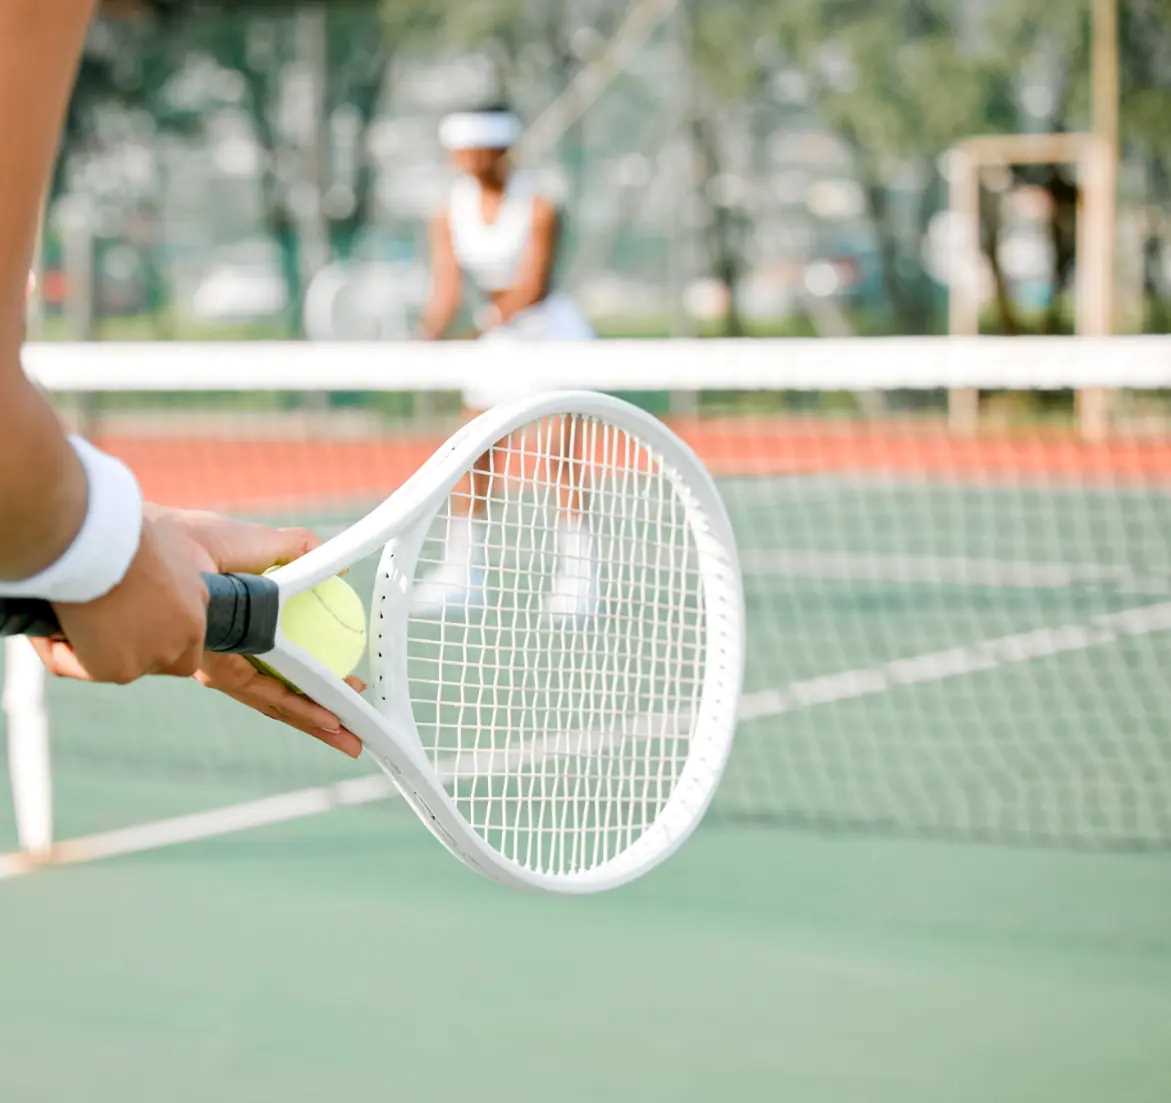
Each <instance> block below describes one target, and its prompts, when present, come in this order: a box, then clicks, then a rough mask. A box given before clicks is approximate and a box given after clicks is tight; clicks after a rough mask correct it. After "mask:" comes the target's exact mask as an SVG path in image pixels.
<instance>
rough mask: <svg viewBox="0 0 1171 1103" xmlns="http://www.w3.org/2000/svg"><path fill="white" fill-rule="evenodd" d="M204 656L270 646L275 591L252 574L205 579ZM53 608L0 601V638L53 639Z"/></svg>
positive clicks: (32, 601) (57, 627) (257, 651)
mask: <svg viewBox="0 0 1171 1103" xmlns="http://www.w3.org/2000/svg"><path fill="white" fill-rule="evenodd" d="M203 581H204V582H206V583H207V593H208V603H207V635H206V637H205V640H206V646H207V650H208V651H233V652H236V653H238V654H242V655H262V654H264V652H266V651H271V650H272V649H273V647H274V646H275V644H276V626H277V618H278V616H279V614H280V591H279V589H278V588H277V584H276V583H275V582H273V581H272V579H271V578H264V577H262V576H261V575H255V574H205V575H204V576H203ZM59 635H61V623H60V621H58V620H57V614H56V612H55V611H54V610H53V606H52V605H50V604H49V603H48V602H47V601H42V600H41V599H39V598H0V636H59Z"/></svg>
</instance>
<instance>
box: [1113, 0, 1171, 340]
mask: <svg viewBox="0 0 1171 1103" xmlns="http://www.w3.org/2000/svg"><path fill="white" fill-rule="evenodd" d="M1119 17H1120V18H1119V32H1120V34H1119V37H1120V49H1121V53H1122V56H1123V58H1124V62H1123V64H1122V65H1121V67H1120V73H1121V82H1122V101H1121V114H1122V119H1121V124H1122V141H1123V147H1124V149H1128V150H1130V151H1132V152H1133V155H1134V157H1135V159H1136V160H1137V161H1138V163H1139V164H1140V165H1141V166H1142V168H1143V174H1144V176H1145V192H1146V194H1145V196H1144V199H1145V204H1144V217H1143V225H1142V233H1143V247H1142V250H1143V296H1144V300H1145V304H1146V310H1145V317H1144V319H1143V321H1144V327H1145V328H1146V329H1148V330H1151V331H1154V332H1160V333H1161V332H1166V331H1169V330H1171V245H1169V239H1171V213H1169V212H1171V125H1169V122H1168V120H1171V0H1128V2H1127V3H1126V4H1123V5H1122V6H1121V9H1120V12H1119Z"/></svg>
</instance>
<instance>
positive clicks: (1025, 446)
mask: <svg viewBox="0 0 1171 1103" xmlns="http://www.w3.org/2000/svg"><path fill="white" fill-rule="evenodd" d="M26 367H27V369H28V371H29V372H30V374H31V375H33V376H34V377H35V378H37V379H38V380H40V381H41V382H42V383H43V384H44V386H45V387H46V388H47V389H48V390H49V391H50V392H51V393H52V394H53V396H54V400H55V401H56V403H57V405H58V406H59V408H60V410H61V412H62V416H63V417H64V418H65V419H66V420H67V421H69V422H70V423H71V424H73V425H74V426H75V427H77V428H79V429H80V430H81V431H83V432H85V433H87V434H88V435H90V436H91V437H92V438H93V439H94V440H95V441H96V442H97V443H99V444H100V445H101V446H103V447H105V448H107V449H108V450H109V451H111V452H113V453H115V454H117V455H119V456H121V457H123V458H124V459H125V460H126V461H127V462H128V463H129V464H130V465H131V466H132V467H133V468H134V470H135V471H136V473H137V474H138V476H139V478H140V481H141V482H142V485H143V488H144V491H145V492H146V494H147V495H148V496H149V497H151V498H153V499H155V500H158V501H161V502H166V503H169V504H173V505H177V506H187V507H206V508H214V509H220V510H226V511H229V512H232V513H235V514H239V515H244V516H249V517H255V518H259V519H263V520H266V521H270V522H275V523H298V524H310V525H313V526H316V527H317V528H318V529H319V530H320V531H322V532H323V533H328V532H331V531H335V530H336V529H337V528H339V527H340V526H344V525H346V524H348V523H350V522H352V521H353V520H355V519H356V518H357V517H358V516H360V515H361V514H362V513H363V512H364V511H365V510H366V509H367V508H369V507H370V506H371V505H373V504H374V503H376V502H377V501H379V500H380V499H381V498H383V497H384V496H385V495H386V494H387V493H389V492H390V491H391V490H393V489H394V487H395V486H397V485H398V484H399V483H401V482H402V480H403V479H404V478H406V477H407V476H408V475H409V474H410V473H411V472H412V471H413V470H414V469H415V468H416V467H417V466H418V465H419V464H420V463H421V462H422V461H423V460H424V459H425V458H426V457H427V456H428V455H429V454H430V452H431V451H432V450H433V449H434V448H435V447H436V446H437V445H438V444H439V443H440V441H441V440H442V439H443V438H444V437H445V436H446V434H447V433H448V432H450V431H451V430H452V429H453V428H454V427H455V426H456V425H458V424H459V420H460V417H461V407H462V399H461V395H462V393H463V392H464V391H465V390H467V389H472V390H475V391H477V392H482V391H483V390H484V389H485V388H484V383H485V380H488V381H492V382H496V383H500V384H502V385H504V387H505V389H507V390H508V391H509V392H516V391H519V390H524V389H529V388H532V389H537V388H541V387H547V386H566V385H572V386H589V387H595V388H601V389H605V390H609V391H613V392H617V393H619V394H621V395H623V396H624V397H627V398H630V399H631V400H633V401H636V402H638V403H640V404H641V405H643V406H644V407H646V408H648V409H650V410H652V411H653V412H655V413H656V414H659V415H660V416H662V417H664V418H665V419H666V420H667V421H668V422H669V423H670V424H671V425H672V427H673V428H675V429H676V431H678V432H679V433H680V434H681V435H682V436H683V437H684V439H686V440H687V441H688V442H689V443H690V444H691V445H692V446H693V447H694V448H695V449H696V450H697V452H698V453H699V454H700V456H701V457H702V458H703V459H704V461H705V462H706V463H707V464H708V466H709V467H710V468H711V470H712V471H713V473H714V474H715V476H716V478H717V481H718V483H719V486H720V489H721V491H722V493H723V495H724V497H725V500H726V502H727V505H728V509H729V512H730V514H731V517H732V520H733V524H734V526H735V529H736V533H737V539H738V543H739V547H740V552H741V556H742V560H743V569H744V577H745V590H746V595H747V600H748V613H749V627H748V643H749V647H748V669H747V675H746V683H745V694H744V699H743V702H742V706H741V713H740V715H741V720H740V725H739V730H738V733H737V742H736V748H735V750H734V752H733V757H732V761H731V763H730V765H729V769H728V773H727V775H726V778H725V781H724V783H723V785H722V787H721V790H720V792H719V794H718V796H717V800H716V805H715V812H716V815H717V816H724V817H750V818H753V819H757V820H760V821H761V822H762V823H771V824H780V825H791V826H800V827H807V828H813V829H819V830H841V829H847V830H856V831H875V832H878V831H881V832H901V833H910V834H920V835H944V836H957V837H962V838H968V839H987V840H997V841H1004V842H1016V843H1025V844H1050V845H1063V846H1083V847H1121V848H1133V847H1165V846H1167V845H1169V844H1171V690H1169V688H1168V685H1167V678H1166V673H1165V672H1166V670H1167V669H1169V668H1171V340H1168V339H1164V338H1114V339H1102V340H1076V339H1072V338H1069V339H1061V338H1055V339H1028V338H1023V339H1016V340H1011V339H1008V340H1001V339H990V338H976V339H971V340H957V339H932V338H920V339H875V340H865V339H857V340H840V341H839V340H830V341H751V340H746V341H727V342H724V341H675V342H667V341H662V342H658V341H651V342H607V343H598V344H594V345H581V346H579V345H561V346H515V345H505V344H493V343H485V344H480V345H476V344H464V343H451V344H443V345H438V346H423V345H416V344H401V345H398V344H383V345H361V344H350V345H333V346H322V345H304V344H299V345H265V344H257V345H151V344H139V345H88V346H78V345H68V344H62V345H36V346H32V347H30V348H29V349H28V351H27V356H26ZM1096 387H1109V388H1111V396H1110V404H1109V408H1110V418H1111V424H1110V430H1109V433H1108V434H1107V435H1106V436H1104V437H1102V438H1101V439H1094V440H1089V439H1086V438H1085V436H1084V434H1082V433H1081V432H1079V428H1078V422H1077V418H1076V408H1077V404H1076V398H1075V395H1074V393H1073V392H1074V391H1075V390H1076V389H1079V388H1096ZM5 702H6V717H7V720H6V723H7V735H8V738H7V741H6V742H7V752H6V753H7V769H8V771H9V773H10V775H11V777H12V779H13V792H14V800H13V802H12V809H13V811H12V812H11V813H10V812H8V811H0V832H2V833H4V834H5V835H6V836H7V838H4V839H0V850H13V851H16V850H19V849H21V848H23V849H24V850H25V851H30V850H43V849H45V848H46V847H47V846H48V845H49V843H50V841H57V845H58V848H57V850H56V851H55V852H54V855H55V856H56V857H58V858H61V859H62V860H67V859H69V858H71V857H92V856H95V855H97V854H101V853H115V852H119V851H123V850H134V849H142V848H143V847H147V846H154V845H161V844H162V843H165V842H170V841H179V840H181V839H184V838H192V837H199V836H201V835H207V834H215V833H218V832H221V831H230V830H234V829H237V828H239V827H244V826H248V825H251V824H255V823H264V822H271V821H272V820H274V819H282V818H288V817H290V816H297V815H304V814H308V813H311V812H316V811H321V810H324V809H327V808H329V807H333V806H335V805H337V804H347V803H355V802H361V801H367V800H375V799H380V798H382V797H385V796H388V795H389V791H388V788H387V786H386V785H385V784H384V783H383V782H382V780H381V779H379V778H377V777H373V776H369V775H363V774H361V772H360V769H361V768H357V770H358V772H356V768H355V767H354V766H353V765H352V764H349V763H346V762H344V761H343V760H342V759H340V757H338V756H335V755H333V754H332V753H331V752H328V751H326V750H324V749H322V748H319V747H317V746H315V745H313V744H311V743H310V742H309V741H307V740H302V739H300V738H298V737H297V736H295V735H294V734H291V733H286V732H285V731H284V730H283V729H280V728H278V727H277V726H275V725H273V724H271V723H269V722H267V721H265V720H263V719H261V718H258V717H254V716H252V715H250V714H248V713H245V712H244V711H243V710H241V709H240V708H239V707H238V706H235V705H233V704H232V703H231V702H229V701H227V700H225V699H220V698H218V697H217V695H215V694H212V693H209V692H207V691H204V690H201V689H199V688H198V687H197V686H195V685H193V684H192V685H187V684H178V683H174V682H171V681H169V680H159V681H148V682H144V683H140V684H138V685H135V686H132V687H127V688H124V689H117V688H110V687H93V686H79V685H71V684H66V683H56V682H54V683H52V684H45V683H44V681H43V679H42V678H40V676H39V674H38V670H37V667H36V664H35V662H32V661H30V656H29V652H28V650H27V647H26V645H24V643H23V641H19V642H17V643H11V644H10V645H9V647H8V649H7V657H6V669H5ZM335 759H336V761H335ZM75 838H81V839H82V840H83V844H78V845H74V844H70V843H69V842H68V840H70V839H75ZM61 840H65V841H64V842H61ZM71 847H72V849H71ZM10 868H17V867H16V866H13V865H11V863H10ZM21 868H23V867H21Z"/></svg>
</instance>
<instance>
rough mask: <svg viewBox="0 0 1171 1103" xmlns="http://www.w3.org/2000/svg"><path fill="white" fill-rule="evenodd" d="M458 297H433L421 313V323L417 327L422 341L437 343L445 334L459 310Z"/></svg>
mask: <svg viewBox="0 0 1171 1103" xmlns="http://www.w3.org/2000/svg"><path fill="white" fill-rule="evenodd" d="M459 302H460V300H459V296H458V295H450V294H448V295H441V296H433V297H432V298H431V301H430V302H429V303H428V304H427V308H426V309H425V310H424V311H423V321H422V324H421V325H420V327H419V330H420V333H421V335H422V337H423V339H424V340H427V341H438V340H439V339H440V338H441V337H442V336H443V335H444V334H445V333H446V332H447V327H448V326H450V325H451V323H452V322H453V321H454V320H455V315H456V312H457V311H458V310H459Z"/></svg>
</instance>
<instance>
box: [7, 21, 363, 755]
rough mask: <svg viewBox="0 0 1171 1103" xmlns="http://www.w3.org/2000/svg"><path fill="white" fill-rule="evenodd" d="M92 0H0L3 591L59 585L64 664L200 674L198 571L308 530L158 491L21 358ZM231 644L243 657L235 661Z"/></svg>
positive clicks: (246, 695) (319, 728) (284, 695)
mask: <svg viewBox="0 0 1171 1103" xmlns="http://www.w3.org/2000/svg"><path fill="white" fill-rule="evenodd" d="M92 8H93V3H92V0H53V2H52V3H46V2H45V0H2V2H0V134H2V135H3V141H0V181H2V182H3V200H2V202H0V415H2V417H3V432H2V433H0V594H6V593H7V594H15V595H18V596H31V597H43V598H48V599H49V600H51V601H53V602H54V605H55V608H56V611H57V615H58V618H59V619H60V621H61V624H62V627H63V629H64V630H65V633H66V635H67V636H68V638H69V640H70V643H68V644H66V643H64V642H62V641H41V643H40V644H39V645H38V647H39V649H40V651H41V655H42V658H43V659H44V660H45V661H46V663H47V665H48V666H49V668H50V669H51V670H53V671H54V673H57V674H61V675H66V676H72V677H79V678H86V679H93V680H104V681H115V682H126V681H130V680H131V679H133V678H136V677H138V676H139V675H141V674H146V673H166V674H192V673H195V672H196V670H197V669H199V668H200V662H201V659H202V658H203V635H204V628H205V622H206V619H207V608H206V606H207V592H206V589H205V587H204V585H203V580H202V578H201V577H200V571H202V570H207V569H212V570H216V569H227V570H231V569H237V570H240V569H249V565H250V566H251V568H253V569H256V568H261V569H263V567H266V566H269V565H270V564H272V563H275V562H279V561H282V560H286V559H291V558H295V557H296V556H297V555H299V554H301V553H302V552H304V551H305V550H306V548H307V547H308V546H309V545H310V544H311V543H312V542H313V537H312V535H311V534H309V533H305V532H303V531H301V530H292V531H288V530H286V531H283V532H281V531H278V532H274V531H271V530H266V529H262V528H261V527H260V526H245V525H240V524H238V523H235V522H232V521H228V520H226V519H223V518H212V517H207V516H206V515H202V516H192V515H185V514H179V513H176V512H174V511H169V510H164V509H159V508H157V507H149V506H148V507H147V508H146V510H145V511H144V510H143V507H142V503H141V499H140V497H139V494H138V487H137V484H136V483H135V481H134V479H133V476H131V475H130V473H129V472H128V471H127V470H126V469H125V468H124V467H122V466H121V465H120V464H118V462H117V461H116V460H114V459H112V458H111V457H109V456H104V455H103V454H102V453H100V452H98V451H97V450H96V449H92V448H89V447H87V446H86V445H84V444H82V443H81V442H71V441H70V440H68V439H67V438H66V436H65V434H64V432H63V431H62V429H61V427H60V425H59V423H58V421H57V419H56V417H55V415H54V413H53V411H52V409H51V408H50V407H49V405H48V403H47V402H46V401H45V399H44V397H43V395H41V393H40V392H39V391H38V390H37V389H36V388H35V387H33V386H32V384H31V383H30V382H29V381H28V379H27V378H26V377H25V375H24V372H23V371H22V369H21V365H20V345H21V341H22V340H23V336H24V299H25V288H26V280H27V274H28V270H29V265H30V262H31V259H32V253H33V249H34V246H35V238H36V231H37V223H38V220H39V215H40V205H41V201H42V198H43V196H44V194H45V192H46V189H47V187H48V182H49V176H50V172H51V168H52V163H53V157H54V155H55V153H56V148H57V143H58V140H59V137H60V133H61V127H62V122H63V119H64V115H65V109H66V104H67V102H68V97H69V93H70V89H71V87H72V83H73V78H74V74H75V72H76V68H77V63H78V58H79V56H80V53H81V47H82V42H83V40H84V37H85V30H86V26H87V24H88V22H89V19H90V16H91V14H92ZM222 660H223V661H219V660H218V659H217V660H215V661H212V660H209V661H208V662H206V663H204V664H203V671H202V680H204V681H205V682H206V683H207V684H211V685H215V686H216V688H220V689H223V690H224V691H225V692H228V693H230V694H231V695H232V696H234V697H236V698H237V699H239V700H241V701H243V702H244V703H246V704H248V705H250V706H252V707H254V708H257V709H259V710H261V711H263V712H265V713H266V714H267V715H270V716H274V717H276V718H278V719H282V720H285V721H286V722H288V723H290V724H292V725H293V726H294V727H297V728H300V729H301V730H304V731H308V732H310V733H311V734H313V735H315V736H317V737H318V738H320V739H323V740H324V741H325V742H328V743H330V744H331V745H333V746H336V747H338V748H339V749H340V750H343V751H345V752H346V753H348V754H357V753H358V752H359V751H360V744H359V742H358V740H357V739H356V738H355V737H354V736H353V735H352V734H351V733H349V732H346V731H345V730H344V729H342V728H341V726H340V724H339V723H338V721H337V718H336V717H334V716H333V715H332V714H331V713H329V712H327V711H326V710H325V709H322V708H320V707H318V706H317V705H314V704H313V703H312V702H309V701H306V700H304V699H303V698H298V697H297V696H296V695H295V694H293V693H292V692H291V691H290V690H288V689H287V688H286V687H284V686H282V685H281V684H280V683H279V682H276V681H275V680H273V679H263V678H259V677H258V676H256V677H253V676H252V674H251V673H249V672H250V671H251V668H248V671H244V670H243V669H242V668H241V667H247V665H248V664H247V663H246V662H244V660H242V659H239V658H238V657H236V656H224V657H222ZM233 660H234V662H233Z"/></svg>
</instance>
